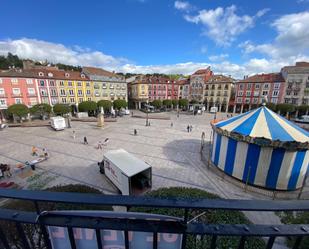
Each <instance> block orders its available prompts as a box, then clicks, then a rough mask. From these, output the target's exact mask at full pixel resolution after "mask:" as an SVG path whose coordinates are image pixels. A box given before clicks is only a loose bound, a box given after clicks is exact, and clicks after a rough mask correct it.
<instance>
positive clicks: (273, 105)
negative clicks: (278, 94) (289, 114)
mask: <svg viewBox="0 0 309 249" xmlns="http://www.w3.org/2000/svg"><path fill="white" fill-rule="evenodd" d="M266 107H267V108H268V109H270V110H272V111H274V112H275V111H276V110H277V105H276V104H274V103H267V104H266Z"/></svg>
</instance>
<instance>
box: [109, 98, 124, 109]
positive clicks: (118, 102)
mask: <svg viewBox="0 0 309 249" xmlns="http://www.w3.org/2000/svg"><path fill="white" fill-rule="evenodd" d="M113 106H114V108H115V109H116V110H120V109H121V108H126V107H127V106H128V103H127V101H125V100H124V99H116V100H114V102H113Z"/></svg>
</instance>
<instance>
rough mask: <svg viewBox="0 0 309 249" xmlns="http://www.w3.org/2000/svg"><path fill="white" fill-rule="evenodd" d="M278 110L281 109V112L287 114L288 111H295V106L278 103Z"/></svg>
mask: <svg viewBox="0 0 309 249" xmlns="http://www.w3.org/2000/svg"><path fill="white" fill-rule="evenodd" d="M276 110H277V111H280V113H281V114H286V113H288V112H294V111H295V106H294V105H291V104H278V105H277V107H276Z"/></svg>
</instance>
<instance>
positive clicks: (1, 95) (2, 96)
mask: <svg viewBox="0 0 309 249" xmlns="http://www.w3.org/2000/svg"><path fill="white" fill-rule="evenodd" d="M7 97H8V96H7V95H6V94H5V93H0V98H7Z"/></svg>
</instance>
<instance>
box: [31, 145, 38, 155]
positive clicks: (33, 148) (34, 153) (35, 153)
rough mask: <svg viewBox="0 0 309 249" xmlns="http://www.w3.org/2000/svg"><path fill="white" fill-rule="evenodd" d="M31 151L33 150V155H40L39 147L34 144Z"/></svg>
mask: <svg viewBox="0 0 309 249" xmlns="http://www.w3.org/2000/svg"><path fill="white" fill-rule="evenodd" d="M31 152H32V153H31V155H32V156H37V155H38V149H37V148H36V147H35V146H32V149H31Z"/></svg>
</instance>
